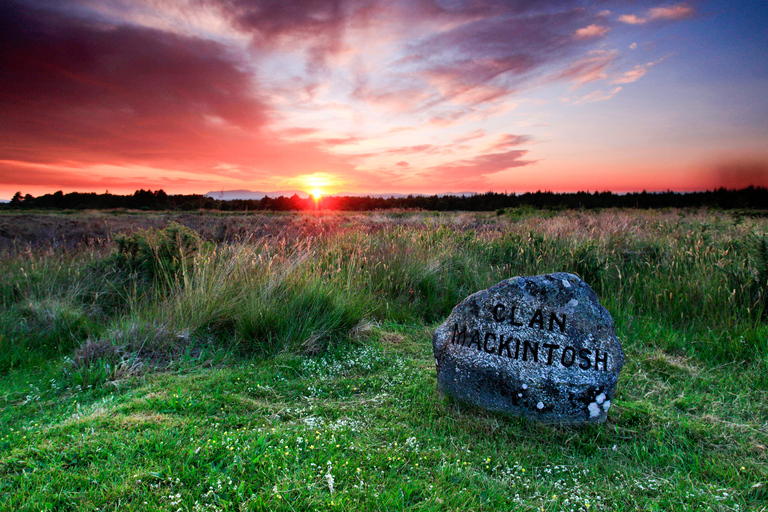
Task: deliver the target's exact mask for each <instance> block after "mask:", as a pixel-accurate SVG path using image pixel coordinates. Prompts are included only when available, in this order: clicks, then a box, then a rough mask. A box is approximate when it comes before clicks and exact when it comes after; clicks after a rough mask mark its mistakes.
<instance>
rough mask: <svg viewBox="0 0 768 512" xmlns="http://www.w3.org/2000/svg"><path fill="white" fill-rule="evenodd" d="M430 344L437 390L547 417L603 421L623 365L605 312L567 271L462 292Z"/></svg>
mask: <svg viewBox="0 0 768 512" xmlns="http://www.w3.org/2000/svg"><path fill="white" fill-rule="evenodd" d="M432 346H433V349H434V354H435V364H436V365H437V383H438V388H439V389H440V390H441V391H442V392H443V393H445V394H447V395H449V396H452V397H454V398H455V399H458V400H460V401H463V402H467V403H470V404H473V405H475V406H479V407H482V408H484V409H487V410H490V411H496V412H502V413H508V414H513V415H520V416H525V417H527V418H532V419H536V420H539V421H542V422H546V423H564V424H583V423H601V422H603V421H605V419H606V417H607V414H608V410H609V409H610V407H611V401H612V400H613V397H614V393H615V391H616V382H617V380H618V377H619V371H620V370H621V367H622V365H623V364H624V353H623V351H622V348H621V342H619V340H618V339H617V338H616V334H615V331H614V327H613V319H612V318H611V315H610V313H609V312H608V311H607V310H606V309H605V308H604V307H603V306H601V305H600V304H599V302H598V299H597V295H596V294H595V292H594V291H593V290H592V288H590V287H589V285H588V284H586V283H585V282H584V281H582V280H581V279H580V278H579V277H578V276H576V275H574V274H569V273H565V272H559V273H554V274H546V275H539V276H525V277H514V278H512V279H507V280H505V281H502V282H501V283H499V284H497V285H495V286H493V287H491V288H488V289H487V290H482V291H479V292H477V293H475V294H473V295H471V296H469V297H467V298H466V299H464V300H463V301H462V302H461V303H460V304H459V305H458V306H456V307H455V308H454V310H453V312H452V313H451V314H450V316H449V317H448V319H447V320H446V321H445V323H443V324H442V325H441V326H440V327H438V328H437V330H436V331H435V333H434V337H433V345H432Z"/></svg>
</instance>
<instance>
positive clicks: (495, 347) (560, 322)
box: [450, 304, 608, 371]
mask: <svg viewBox="0 0 768 512" xmlns="http://www.w3.org/2000/svg"><path fill="white" fill-rule="evenodd" d="M519 314H520V313H519V312H518V308H517V305H515V304H513V305H511V306H505V305H504V304H495V305H494V306H493V308H491V315H492V316H493V319H494V320H495V321H496V322H498V323H502V324H509V325H513V326H515V327H524V326H527V327H529V328H534V327H538V328H539V329H542V330H544V329H547V330H549V331H556V330H559V331H560V332H565V319H566V315H565V313H562V314H560V315H557V314H555V312H550V313H549V318H548V321H545V314H544V312H543V311H542V309H541V308H538V309H536V311H535V312H534V313H533V315H532V316H531V318H530V319H529V320H528V321H527V322H525V319H524V318H522V317H520V316H518V315H519ZM520 320H522V321H520ZM545 326H546V327H545ZM555 327H557V329H556V328H555ZM450 342H451V343H453V344H455V345H461V346H462V347H474V348H475V349H477V350H479V351H481V352H486V353H488V354H494V355H497V356H500V357H507V358H509V359H515V360H522V361H532V362H534V363H540V364H545V365H547V366H552V365H553V364H559V365H561V366H563V367H564V368H570V367H571V366H573V365H577V366H578V367H579V368H581V369H582V370H589V369H594V370H596V371H600V370H602V371H608V352H605V351H603V352H601V351H600V350H594V351H592V350H590V349H588V348H577V347H572V346H570V345H558V344H556V343H541V342H539V341H529V340H522V339H520V338H518V337H516V336H510V335H504V334H499V333H496V332H492V331H480V330H469V329H468V328H467V326H466V325H464V324H462V325H461V326H460V325H459V324H458V323H454V325H453V332H452V334H451V340H450Z"/></svg>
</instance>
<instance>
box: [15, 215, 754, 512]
mask: <svg viewBox="0 0 768 512" xmlns="http://www.w3.org/2000/svg"><path fill="white" fill-rule="evenodd" d="M233 218H234V217H233ZM238 219H239V220H238ZM243 219H244V217H237V218H235V220H233V221H232V222H235V221H238V222H245V221H244V220H243ZM269 221H270V218H269V216H261V217H258V218H255V219H254V222H255V223H256V224H257V225H259V226H261V225H263V224H264V223H267V222H269ZM275 221H276V222H280V223H290V224H291V225H293V226H294V227H296V226H299V227H300V229H295V230H284V231H282V233H283V234H282V235H281V236H269V237H266V238H251V239H250V240H248V239H247V237H245V238H244V239H245V240H246V241H242V240H243V237H241V234H239V235H238V240H241V241H235V242H234V243H227V240H226V239H225V240H221V242H222V243H220V244H219V245H214V244H211V243H201V244H200V246H199V247H200V249H199V250H198V251H196V252H194V254H191V253H190V254H187V253H184V254H183V255H181V253H180V255H179V256H178V258H187V257H189V258H191V262H187V261H186V260H185V261H176V262H174V260H173V258H174V256H173V251H170V252H169V251H168V250H166V249H167V247H166V249H164V250H163V252H162V253H159V252H158V253H152V251H145V252H144V255H143V256H142V257H143V258H150V259H151V258H154V257H155V256H153V254H155V255H156V256H157V257H158V260H157V261H149V262H141V261H139V262H134V263H132V264H131V265H126V264H124V263H123V264H120V261H119V258H115V256H114V252H113V253H112V255H110V252H109V249H110V247H111V246H108V247H106V248H93V247H81V248H54V247H27V248H25V247H21V246H18V245H16V246H12V247H10V248H7V249H6V257H5V258H3V259H2V260H0V261H2V263H0V265H2V267H3V268H2V269H1V270H3V271H4V272H3V274H2V276H0V298H1V299H2V306H3V315H2V320H0V371H2V373H1V374H0V509H2V510H17V509H18V510H96V509H99V510H158V509H160V510H179V509H180V510H354V509H358V510H510V509H512V510H542V509H543V510H548V511H549V510H553V511H554V510H583V511H585V510H764V509H766V508H768V489H767V488H766V486H768V448H767V447H766V446H768V327H767V326H766V325H767V324H766V318H765V297H766V277H768V270H766V266H765V263H766V261H765V254H764V252H765V251H764V246H765V242H766V240H768V238H767V236H768V222H766V221H765V220H763V219H743V218H732V217H731V216H730V215H727V214H723V213H720V212H710V211H700V212H678V211H669V212H628V211H605V212H597V213H582V212H566V213H562V214H558V215H555V216H552V215H551V214H547V215H536V213H535V212H526V214H525V215H515V216H504V215H499V216H497V215H495V214H476V215H474V214H472V215H470V214H431V213H430V214H422V213H410V212H405V213H402V212H394V213H393V214H391V215H390V214H379V213H373V214H367V215H356V214H347V215H340V214H335V215H331V216H326V217H323V216H319V217H316V216H312V215H302V214H296V215H293V216H285V215H282V216H279V217H277V219H276V220H275ZM328 223H333V229H330V230H326V229H324V228H323V226H324V225H325V224H328ZM241 227H242V226H241ZM174 229H176V228H174ZM254 229H256V228H254ZM199 231H200V232H202V233H205V230H199ZM241 231H242V230H241V229H238V230H237V232H238V233H240V232H241ZM308 233H311V235H310V234H308ZM187 234H188V233H187ZM159 235H162V233H158V232H155V231H150V232H147V237H148V239H150V238H151V237H155V236H159ZM190 236H192V235H190ZM136 237H138V238H136ZM160 238H162V237H160ZM202 238H205V235H203V237H202ZM141 240H142V239H141V235H134V241H137V243H139V242H141ZM186 240H187V242H188V241H189V239H188V238H187V239H186ZM201 242H202V240H201ZM185 243H186V242H185ZM114 250H117V249H116V248H115V249H114ZM143 263H146V265H143ZM188 263H189V264H188ZM141 269H152V270H151V271H150V272H145V273H142V270H141ZM556 270H563V271H572V272H578V273H579V274H580V275H582V276H583V277H585V279H587V281H588V282H589V283H590V284H591V285H592V286H593V288H594V289H595V290H596V291H597V293H598V295H599V297H600V299H601V302H602V303H603V304H604V305H605V306H606V307H607V308H608V309H609V310H610V311H611V313H612V315H613V317H614V320H615V323H616V326H617V334H618V336H619V338H620V339H621V340H622V342H623V344H624V350H625V353H626V364H625V367H624V370H623V372H622V375H621V378H620V380H619V385H618V388H617V395H616V397H615V400H614V407H612V409H611V413H610V415H609V418H608V421H607V422H606V423H605V424H603V425H601V426H591V427H587V428H568V427H560V426H551V425H540V424H536V423H532V422H526V421H524V420H521V419H517V418H507V417H501V416H497V415H492V414H488V413H485V412H483V411H480V410H476V409H472V408H467V407H465V406H462V405H459V404H456V403H453V402H450V401H448V400H447V399H445V398H444V397H442V396H441V395H440V394H439V393H438V392H437V391H436V383H435V369H434V360H433V356H432V348H431V333H432V331H433V330H434V328H435V327H436V326H437V325H438V324H439V323H440V322H441V321H442V320H443V319H444V318H445V317H446V316H447V315H448V313H449V312H450V310H451V308H452V307H453V306H454V305H455V304H457V303H458V302H459V301H460V300H461V299H463V298H464V297H465V296H466V295H468V294H470V293H473V292H474V291H477V290H478V289H481V288H484V287H487V286H489V285H491V284H495V283H496V282H498V281H499V280H501V279H503V278H507V277H511V276H513V275H526V274H538V273H544V272H550V271H556Z"/></svg>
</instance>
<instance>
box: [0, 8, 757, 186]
mask: <svg viewBox="0 0 768 512" xmlns="http://www.w3.org/2000/svg"><path fill="white" fill-rule="evenodd" d="M749 184H753V185H763V186H768V5H767V4H766V2H765V0H755V1H741V2H733V1H731V0H718V1H692V2H683V3H660V2H645V1H618V0H617V1H613V0H595V1H564V0H562V1H561V0H555V1H539V0H519V1H513V0H509V1H501V0H498V1H495V0H169V1H161V0H20V1H16V0H10V1H9V0H0V198H4V199H10V197H11V196H12V195H13V194H14V192H16V191H17V190H18V191H22V193H24V194H26V193H30V194H32V195H41V194H44V193H51V192H54V191H56V190H63V191H64V192H71V191H81V192H86V191H94V192H99V193H102V192H104V191H105V190H109V191H110V192H113V193H130V192H133V191H134V190H136V189H138V188H144V189H147V188H151V189H153V190H154V189H159V188H162V189H164V190H165V191H166V192H168V193H205V192H208V191H211V190H222V189H223V190H232V189H249V190H261V191H273V190H285V189H301V190H307V191H311V190H314V189H318V188H319V189H320V190H322V191H323V192H324V193H371V194H379V193H391V192H399V193H429V194H431V193H443V192H468V191H475V192H486V191H491V190H492V191H498V192H505V191H506V192H525V191H536V190H553V191H578V190H589V191H595V190H611V191H613V192H626V191H635V190H644V189H645V190H649V191H657V190H667V189H672V190H678V191H690V190H704V189H711V188H715V187H718V186H721V185H723V186H727V187H743V186H746V185H749Z"/></svg>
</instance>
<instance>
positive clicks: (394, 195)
mask: <svg viewBox="0 0 768 512" xmlns="http://www.w3.org/2000/svg"><path fill="white" fill-rule="evenodd" d="M430 195H436V196H437V197H445V196H466V197H470V196H475V195H477V192H444V193H442V194H398V193H394V192H392V193H389V194H386V193H385V194H365V193H363V192H358V193H343V192H342V193H340V194H330V195H328V197H376V198H381V199H402V198H405V197H408V196H410V197H429V196H430Z"/></svg>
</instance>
